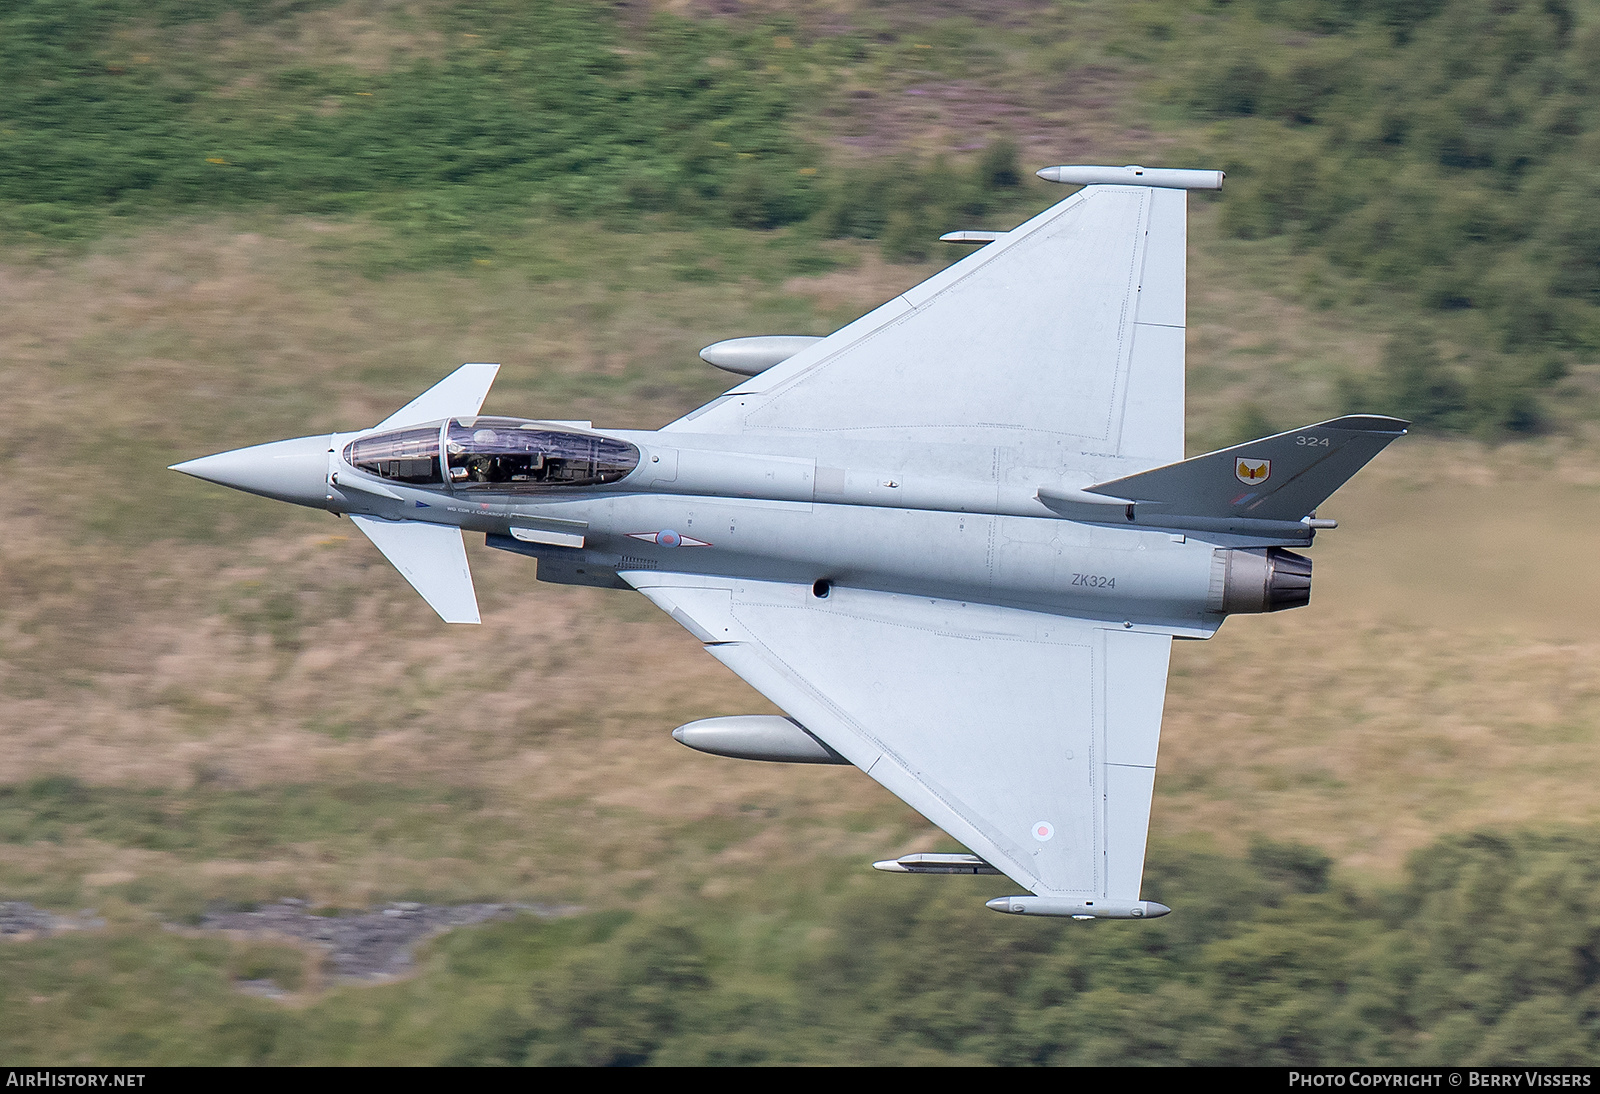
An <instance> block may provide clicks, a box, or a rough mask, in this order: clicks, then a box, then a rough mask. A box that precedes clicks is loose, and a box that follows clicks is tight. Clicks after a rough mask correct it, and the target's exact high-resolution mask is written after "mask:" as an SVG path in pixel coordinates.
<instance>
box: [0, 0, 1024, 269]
mask: <svg viewBox="0 0 1600 1094" xmlns="http://www.w3.org/2000/svg"><path fill="white" fill-rule="evenodd" d="M313 6H318V5H309V4H293V3H282V4H277V5H258V4H251V3H243V2H239V3H229V2H226V0H217V2H215V3H211V4H185V3H179V2H177V0H172V2H169V3H165V4H155V5H146V4H137V3H132V2H130V0H64V2H61V3H56V2H55V0H23V2H21V3H17V4H12V5H8V6H7V7H6V8H5V9H4V10H3V11H0V74H3V78H0V119H3V121H0V233H5V234H6V235H8V236H19V235H20V236H27V235H34V236H39V237H45V238H53V239H71V238H74V237H81V236H84V235H92V234H95V233H97V232H99V231H101V230H103V228H104V227H105V223H106V220H107V218H111V217H129V216H135V217H148V216H150V215H151V214H158V215H159V214H161V213H170V212H173V211H176V210H181V209H185V208H195V207H230V206H239V205H241V204H244V203H252V202H256V203H259V202H265V203H270V204H271V205H273V206H274V207H276V208H278V209H281V210H283V211H286V212H300V213H319V214H361V215H367V216H371V217H373V218H374V219H375V220H376V221H377V222H378V223H379V224H381V225H383V226H385V227H386V228H387V229H388V230H389V232H390V233H391V234H392V235H393V236H394V237H396V238H398V239H400V240H403V241H405V243H406V246H405V247H404V254H403V256H401V255H396V256H394V261H393V265H394V266H402V267H412V268H421V267H429V266H436V265H441V264H443V265H449V264H459V263H463V262H468V261H470V260H473V259H482V258H485V257H486V256H489V255H491V254H494V253H495V252H496V250H497V247H498V244H497V240H498V239H499V238H500V237H504V236H507V235H515V234H521V233H525V232H526V231H528V230H529V223H528V222H529V220H530V218H537V217H557V218H570V217H589V218H600V219H601V220H602V221H604V222H605V223H607V224H608V225H610V226H612V227H615V228H619V229H623V230H626V229H628V228H629V227H630V226H633V225H637V224H638V223H639V222H640V220H641V218H650V217H655V218H657V219H658V220H659V219H660V218H662V217H666V218H669V220H670V222H672V223H677V224H683V225H686V226H719V227H734V228H746V229H761V230H765V229H774V228H779V227H781V226H784V225H789V224H795V223H797V222H801V221H809V220H812V219H813V218H815V220H816V227H817V228H818V229H819V230H820V232H821V234H822V235H824V236H826V237H830V238H843V237H861V238H878V237H880V236H884V235H885V234H886V233H887V235H888V236H889V237H890V238H889V240H888V242H887V243H886V252H887V253H888V254H889V256H890V257H892V258H895V259H916V260H920V259H921V258H923V257H925V256H926V252H927V247H928V244H929V242H930V240H931V238H932V237H928V238H925V237H927V233H928V232H929V231H932V233H933V237H937V236H938V234H939V233H940V232H942V231H945V230H947V229H946V227H945V225H946V224H948V223H949V217H950V215H952V214H967V215H981V214H982V213H985V212H988V211H989V210H990V209H991V208H992V207H994V206H995V205H996V204H997V203H998V202H1000V201H1002V200H1003V199H1005V198H1007V197H1009V196H1010V195H1013V194H1014V193H1015V192H1016V191H1017V190H1018V189H1019V187H1020V184H1021V178H1022V172H1021V170H1020V168H1019V166H1018V164H1017V162H1016V148H1015V146H1014V145H1013V144H1011V143H1010V142H1009V141H1004V140H1001V141H997V142H995V143H994V144H993V145H992V146H991V148H990V149H989V151H988V152H987V153H986V154H985V155H984V156H983V157H981V158H980V159H979V161H978V162H977V163H976V164H975V165H974V169H973V170H970V171H958V170H955V169H952V168H950V167H948V166H946V165H945V164H943V163H934V164H931V165H924V164H920V163H913V162H910V161H906V162H900V163H897V164H893V165H889V166H888V167H884V166H880V165H876V164H873V165H868V166H864V167H861V166H858V167H850V168H835V167H832V166H830V165H828V164H827V163H825V162H824V161H823V158H822V152H821V150H820V149H819V148H818V147H816V146H815V145H814V144H813V143H811V142H809V141H807V140H806V139H804V137H803V136H801V134H800V132H799V128H800V127H798V126H796V125H794V124H792V123H793V121H794V118H795V115H796V113H797V110H798V105H799V102H800V100H801V99H802V98H803V97H804V95H805V94H806V92H807V91H808V89H813V88H814V87H815V86H816V84H817V82H818V80H819V77H818V75H817V74H816V72H815V71H813V69H814V67H815V66H814V65H810V64H808V63H807V62H806V60H803V59H801V58H800V54H799V52H797V51H796V50H795V49H794V43H793V39H791V38H789V37H786V36H775V30H782V29H784V27H783V26H782V25H779V26H776V27H774V26H771V25H767V24H765V23H758V22H750V23H748V24H747V23H743V22H739V21H732V20H694V19H686V18H681V17H677V16H673V15H669V14H657V15H654V16H652V17H650V18H649V19H648V20H646V21H645V22H644V23H643V24H641V25H639V26H632V27H629V28H627V33H623V28H620V27H619V25H618V21H617V14H616V13H615V12H614V11H613V10H611V9H609V8H607V7H606V6H604V5H599V4H592V3H582V2H573V0H538V2H533V3H522V2H512V0H483V2H479V3H472V4H456V5H447V6H446V5H441V6H439V7H437V8H433V9H430V10H429V13H428V18H429V19H430V20H431V21H432V24H433V26H432V29H433V30H435V31H437V32H438V33H439V36H440V39H441V41H442V43H443V44H442V45H440V47H439V48H438V50H437V54H438V55H437V56H431V57H423V58H421V59H419V60H414V61H410V62H407V63H404V64H399V65H396V66H392V67H390V68H388V69H386V70H384V71H381V72H370V71H362V70H358V69H355V68H353V67H350V66H348V65H326V66H321V67H319V66H316V65H307V64H295V63H292V61H293V55H292V54H289V55H285V56H284V57H281V58H279V59H278V60H277V62H276V63H272V64H269V65H266V66H265V67H264V69H262V70H256V71H251V72H249V73H247V74H245V78H241V74H240V73H239V72H238V71H237V70H236V69H235V68H234V67H233V66H232V65H230V64H229V63H227V60H226V57H225V51H224V50H222V49H221V48H220V47H219V48H217V49H215V50H207V49H205V48H203V44H204V43H206V42H212V41H214V40H215V39H216V38H217V37H219V36H225V34H226V30H225V29H223V28H224V27H225V26H226V25H227V24H223V23H222V21H220V20H219V16H221V15H223V14H224V13H230V14H234V15H236V16H239V17H243V18H245V19H247V20H254V21H256V22H267V23H271V22H272V21H274V20H281V19H284V18H287V17H289V16H292V15H294V14H297V13H298V12H300V11H301V10H302V9H304V8H306V7H313ZM179 24H191V25H192V24H201V25H203V27H204V33H203V34H201V35H199V36H198V37H197V38H196V39H195V40H194V41H193V42H191V43H190V47H191V48H188V49H184V48H181V47H179V46H176V45H174V44H173V43H172V42H171V40H170V36H171V35H172V34H173V33H174V32H175V27H176V26H177V25H179ZM156 28H159V32H160V33H159V34H156ZM147 34H149V35H152V36H154V37H155V39H156V41H155V42H154V43H145V42H144V39H143V37H142V36H143V35H147ZM235 36H236V35H235ZM163 43H164V44H163ZM196 43H199V44H201V48H194V47H195V45H196ZM141 50H149V51H150V52H141ZM807 258H809V261H810V262H811V264H812V266H816V265H817V263H818V262H819V261H821V262H824V264H825V258H824V257H823V256H821V255H819V254H816V253H812V254H810V255H809V256H805V257H802V258H801V259H800V269H801V270H802V271H803V270H804V269H805V263H806V261H807Z"/></svg>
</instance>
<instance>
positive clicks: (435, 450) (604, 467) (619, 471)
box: [344, 417, 639, 494]
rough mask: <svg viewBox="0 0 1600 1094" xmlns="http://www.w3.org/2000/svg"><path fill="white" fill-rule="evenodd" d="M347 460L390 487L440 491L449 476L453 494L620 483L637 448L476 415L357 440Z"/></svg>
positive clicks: (636, 455)
mask: <svg viewBox="0 0 1600 1094" xmlns="http://www.w3.org/2000/svg"><path fill="white" fill-rule="evenodd" d="M441 452H443V453H444V461H443V464H442V466H441V463H440V453H441ZM344 458H345V460H346V461H347V462H348V463H349V464H350V465H351V466H352V467H355V468H357V469H358V470H361V471H365V472H367V473H368V474H370V475H376V476H378V477H379V478H382V479H388V480H390V481H392V482H400V483H405V484H408V485H415V486H434V485H439V486H442V485H444V484H445V481H446V478H447V477H448V480H449V485H450V486H451V487H452V488H453V489H456V490H469V491H485V492H494V493H514V494H515V493H542V492H544V491H548V490H556V489H560V488H563V487H573V486H600V485H604V484H606V483H612V482H617V481H618V480H620V479H622V478H623V477H625V476H626V475H627V474H628V473H629V472H630V471H632V470H633V469H634V468H635V467H637V466H638V465H639V449H638V448H636V447H635V446H634V445H631V444H629V443H628V442H627V441H618V440H613V439H612V438H610V437H600V436H596V435H595V434H593V433H580V432H577V431H575V430H565V429H558V428H554V427H552V426H550V425H549V424H548V423H544V422H531V421H527V420H524V419H522V418H489V417H476V418H451V419H449V420H447V421H444V422H440V423H438V424H437V425H428V426H416V427H413V428H410V429H397V430H394V431H392V432H389V433H379V434H376V435H374V436H371V437H362V438H360V439H359V440H355V441H352V442H350V444H349V445H347V446H346V447H345V450H344Z"/></svg>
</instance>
